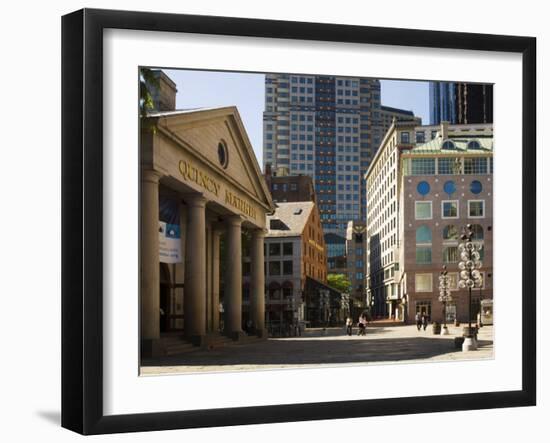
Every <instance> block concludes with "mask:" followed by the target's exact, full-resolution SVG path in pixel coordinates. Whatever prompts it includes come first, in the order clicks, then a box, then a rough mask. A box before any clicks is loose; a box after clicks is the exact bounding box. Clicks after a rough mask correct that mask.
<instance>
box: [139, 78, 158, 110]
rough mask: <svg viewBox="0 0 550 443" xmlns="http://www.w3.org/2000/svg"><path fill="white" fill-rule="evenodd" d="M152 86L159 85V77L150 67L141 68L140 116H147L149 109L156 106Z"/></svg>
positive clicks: (156, 86)
mask: <svg viewBox="0 0 550 443" xmlns="http://www.w3.org/2000/svg"><path fill="white" fill-rule="evenodd" d="M151 87H153V88H158V87H159V78H158V77H157V76H156V75H155V73H154V72H153V70H151V69H149V68H140V69H139V116H140V117H146V116H147V111H148V110H151V109H153V108H154V104H153V95H152V94H151V89H150V88H151Z"/></svg>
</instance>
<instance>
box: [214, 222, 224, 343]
mask: <svg viewBox="0 0 550 443" xmlns="http://www.w3.org/2000/svg"><path fill="white" fill-rule="evenodd" d="M221 233H222V232H221V228H220V227H218V226H216V225H213V226H212V329H213V331H214V332H217V331H219V329H220V308H219V306H220V237H221Z"/></svg>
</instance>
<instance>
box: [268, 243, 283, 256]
mask: <svg viewBox="0 0 550 443" xmlns="http://www.w3.org/2000/svg"><path fill="white" fill-rule="evenodd" d="M269 255H270V256H271V257H273V256H279V255H281V244H280V243H270V244H269Z"/></svg>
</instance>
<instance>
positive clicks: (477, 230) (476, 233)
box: [472, 225, 483, 241]
mask: <svg viewBox="0 0 550 443" xmlns="http://www.w3.org/2000/svg"><path fill="white" fill-rule="evenodd" d="M472 232H473V235H472V240H474V241H479V240H483V227H482V226H481V225H472Z"/></svg>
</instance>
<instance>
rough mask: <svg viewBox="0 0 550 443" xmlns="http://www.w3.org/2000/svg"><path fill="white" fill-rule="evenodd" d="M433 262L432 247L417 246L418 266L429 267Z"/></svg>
mask: <svg viewBox="0 0 550 443" xmlns="http://www.w3.org/2000/svg"><path fill="white" fill-rule="evenodd" d="M431 262H432V247H431V246H417V247H416V264H417V265H427V264H430V263H431Z"/></svg>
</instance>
